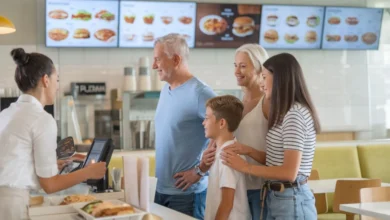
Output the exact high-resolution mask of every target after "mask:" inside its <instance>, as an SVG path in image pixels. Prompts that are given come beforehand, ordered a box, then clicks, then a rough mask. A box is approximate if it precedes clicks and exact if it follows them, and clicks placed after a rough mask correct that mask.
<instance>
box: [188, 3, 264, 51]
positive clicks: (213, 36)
mask: <svg viewBox="0 0 390 220" xmlns="http://www.w3.org/2000/svg"><path fill="white" fill-rule="evenodd" d="M260 13H261V5H247V4H207V3H198V5H197V16H196V34H195V35H196V38H195V39H196V42H195V47H199V48H237V47H239V46H241V45H242V44H245V43H259V28H260V19H261V15H260Z"/></svg>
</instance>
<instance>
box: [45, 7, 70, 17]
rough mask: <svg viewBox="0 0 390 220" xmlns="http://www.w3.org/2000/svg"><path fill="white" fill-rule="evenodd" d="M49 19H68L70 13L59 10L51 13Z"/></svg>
mask: <svg viewBox="0 0 390 220" xmlns="http://www.w3.org/2000/svg"><path fill="white" fill-rule="evenodd" d="M49 17H50V18H53V19H67V18H68V12H66V11H64V10H61V9H58V10H53V11H51V12H49Z"/></svg>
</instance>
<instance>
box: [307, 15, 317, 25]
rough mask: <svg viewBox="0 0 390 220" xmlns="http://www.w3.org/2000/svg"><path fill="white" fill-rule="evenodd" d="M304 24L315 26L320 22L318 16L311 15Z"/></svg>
mask: <svg viewBox="0 0 390 220" xmlns="http://www.w3.org/2000/svg"><path fill="white" fill-rule="evenodd" d="M306 24H307V26H309V27H317V26H318V25H319V24H320V17H318V16H315V15H312V16H310V17H308V18H307V21H306Z"/></svg>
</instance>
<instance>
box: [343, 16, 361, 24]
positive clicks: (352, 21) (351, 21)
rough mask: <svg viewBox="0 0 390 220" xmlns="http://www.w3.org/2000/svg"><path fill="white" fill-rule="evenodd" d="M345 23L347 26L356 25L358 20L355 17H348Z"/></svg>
mask: <svg viewBox="0 0 390 220" xmlns="http://www.w3.org/2000/svg"><path fill="white" fill-rule="evenodd" d="M345 22H346V23H347V24H349V25H357V24H358V23H359V20H358V19H357V18H356V17H348V18H346V19H345Z"/></svg>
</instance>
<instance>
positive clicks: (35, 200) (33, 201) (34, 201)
mask: <svg viewBox="0 0 390 220" xmlns="http://www.w3.org/2000/svg"><path fill="white" fill-rule="evenodd" d="M43 201H44V198H43V196H33V197H30V202H29V205H30V206H35V205H42V204H43Z"/></svg>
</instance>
